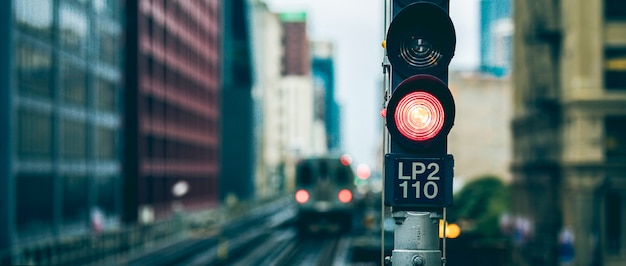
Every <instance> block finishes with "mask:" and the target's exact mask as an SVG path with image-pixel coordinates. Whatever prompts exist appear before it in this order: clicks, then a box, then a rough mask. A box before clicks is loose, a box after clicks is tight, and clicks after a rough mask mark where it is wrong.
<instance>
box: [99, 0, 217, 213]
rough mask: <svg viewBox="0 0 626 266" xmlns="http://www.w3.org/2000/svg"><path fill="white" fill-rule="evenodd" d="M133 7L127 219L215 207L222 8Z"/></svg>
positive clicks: (213, 4) (189, 4)
mask: <svg viewBox="0 0 626 266" xmlns="http://www.w3.org/2000/svg"><path fill="white" fill-rule="evenodd" d="M111 2H114V1H111ZM125 8H126V35H125V40H126V46H125V52H126V56H125V58H126V61H125V62H124V64H125V66H126V72H125V76H126V80H125V82H126V94H125V97H126V98H125V112H126V113H125V121H124V126H125V140H126V141H125V143H124V145H125V146H124V155H125V159H124V160H125V163H126V164H125V170H124V172H125V177H126V178H125V182H124V186H125V191H126V198H125V204H124V206H125V219H126V220H127V221H128V222H134V221H139V222H150V221H152V220H154V219H159V218H162V217H167V216H168V215H169V214H171V213H172V212H173V211H175V210H176V209H178V208H184V209H186V210H194V209H201V208H207V207H211V206H215V205H216V204H217V203H218V200H219V198H218V197H219V193H220V189H219V183H220V182H219V178H220V150H221V148H222V147H221V145H220V142H221V141H220V140H221V137H220V136H221V134H220V129H221V127H220V125H221V119H222V117H220V101H221V100H220V97H221V94H220V91H221V84H222V83H221V82H222V78H221V77H222V76H221V75H222V71H223V69H222V60H224V58H223V55H222V15H221V14H222V5H221V1H218V0H203V1H150V0H141V1H126V7H125Z"/></svg>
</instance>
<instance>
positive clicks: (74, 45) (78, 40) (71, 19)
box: [13, 0, 121, 65]
mask: <svg viewBox="0 0 626 266" xmlns="http://www.w3.org/2000/svg"><path fill="white" fill-rule="evenodd" d="M104 1H106V2H107V3H104ZM109 2H111V3H109ZM113 2H115V0H98V1H95V2H94V3H100V4H95V6H96V7H98V8H96V10H100V9H106V8H105V7H111V8H108V9H106V10H112V11H111V12H106V14H109V15H112V14H117V13H118V12H119V11H118V10H117V9H118V7H117V6H116V4H112V3H113ZM53 4H54V2H53V1H52V0H20V1H15V7H14V12H13V13H14V17H15V20H16V22H17V25H18V27H19V29H20V31H22V32H24V33H27V34H28V35H30V36H33V37H36V38H38V39H41V40H44V41H46V42H48V43H50V42H52V41H53V40H54V39H55V38H54V36H55V35H58V37H59V38H58V39H59V44H58V45H59V47H61V48H62V49H63V50H65V51H66V52H69V53H72V54H75V55H78V56H86V55H88V56H90V57H95V58H98V59H99V60H100V61H102V62H106V63H109V64H111V65H117V64H118V62H119V60H120V56H119V51H120V50H121V49H120V48H121V47H120V45H121V44H120V37H119V35H120V32H121V30H120V29H119V27H117V26H116V25H112V24H110V23H108V22H106V21H101V20H99V18H98V17H97V16H90V13H89V12H85V10H84V8H79V6H77V5H70V4H67V3H65V2H61V3H60V6H59V8H58V15H57V16H58V18H59V19H58V21H59V22H58V23H59V25H58V26H55V25H54V21H55V20H54V17H55V10H57V9H55V8H53ZM33 10H37V12H33ZM113 11H114V12H113ZM57 28H58V29H57Z"/></svg>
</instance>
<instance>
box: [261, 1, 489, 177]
mask: <svg viewBox="0 0 626 266" xmlns="http://www.w3.org/2000/svg"><path fill="white" fill-rule="evenodd" d="M478 1H479V0H451V1H450V16H451V18H452V21H453V23H454V26H455V30H456V36H457V44H456V53H455V57H454V58H453V59H452V63H451V64H450V67H451V68H456V69H467V68H474V67H476V66H477V65H478V61H479V48H478V47H479V46H478V45H479V43H478V42H479V38H480V35H479V24H478V23H479V20H478V16H479V10H478ZM265 2H266V3H267V4H268V6H269V8H270V10H272V11H274V12H290V11H305V12H307V27H308V32H307V34H308V36H309V38H310V39H312V40H327V41H331V42H333V43H334V45H335V71H336V72H335V82H336V84H335V89H336V91H337V92H336V95H335V96H336V98H337V100H338V101H339V104H340V105H341V108H342V120H341V124H342V141H343V148H344V149H345V151H346V152H347V153H349V154H351V156H352V158H353V161H354V163H356V164H367V165H369V166H370V167H371V168H375V167H376V166H377V165H379V164H380V162H381V161H382V158H379V155H378V154H377V150H378V149H379V147H380V144H381V143H382V118H381V116H380V110H381V109H382V87H381V84H382V78H383V74H382V67H381V63H382V60H383V52H384V51H383V48H382V46H381V43H382V41H383V40H384V36H385V30H384V2H385V1H384V0H265Z"/></svg>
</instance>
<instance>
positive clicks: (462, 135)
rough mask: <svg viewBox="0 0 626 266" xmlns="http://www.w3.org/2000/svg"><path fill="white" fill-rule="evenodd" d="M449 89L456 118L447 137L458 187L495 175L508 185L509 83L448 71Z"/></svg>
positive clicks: (499, 79) (481, 75)
mask: <svg viewBox="0 0 626 266" xmlns="http://www.w3.org/2000/svg"><path fill="white" fill-rule="evenodd" d="M448 84H449V87H450V90H451V91H452V95H454V102H455V106H456V115H455V119H454V127H453V128H452V130H451V131H450V135H449V136H448V152H449V153H450V154H453V155H454V176H455V177H454V182H455V184H456V185H457V186H456V187H457V188H460V187H461V186H462V185H463V184H464V183H467V182H470V181H472V180H473V179H475V178H479V177H484V176H495V177H498V178H500V179H501V180H502V181H504V182H509V181H510V179H511V175H510V172H509V167H510V164H511V129H510V127H509V126H508V125H509V124H510V121H511V116H512V112H513V108H512V107H511V102H512V101H511V95H512V89H511V81H510V78H508V77H502V78H497V77H494V76H490V75H483V74H482V73H479V72H475V71H469V72H466V71H451V72H450V75H449V83H448Z"/></svg>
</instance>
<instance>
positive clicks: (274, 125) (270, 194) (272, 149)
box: [252, 0, 284, 199]
mask: <svg viewBox="0 0 626 266" xmlns="http://www.w3.org/2000/svg"><path fill="white" fill-rule="evenodd" d="M252 10H253V12H252V20H253V23H252V42H253V43H254V45H253V46H252V49H253V53H252V54H253V56H254V69H255V70H256V71H254V75H255V78H254V84H255V85H254V89H253V93H252V94H253V97H254V103H255V112H254V114H255V125H256V126H255V135H256V137H255V140H256V141H257V142H256V147H257V152H256V154H257V156H256V175H255V176H256V178H255V191H256V196H257V198H260V199H268V198H274V197H278V196H280V195H281V193H280V191H281V190H282V189H281V187H282V185H283V180H284V173H283V171H282V170H283V169H282V168H283V161H282V159H283V154H282V151H283V147H282V145H283V142H282V139H281V134H280V132H281V130H282V129H283V128H284V127H283V122H284V121H283V119H281V117H282V115H283V108H282V106H281V105H280V103H281V102H280V98H281V94H280V87H279V84H280V79H281V62H282V61H281V59H282V46H281V45H280V42H281V38H282V26H281V23H280V21H279V19H278V15H277V14H276V13H273V12H272V11H271V10H269V9H268V7H267V5H266V4H265V3H264V2H263V1H261V0H257V1H255V3H254V5H253V9H252Z"/></svg>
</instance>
